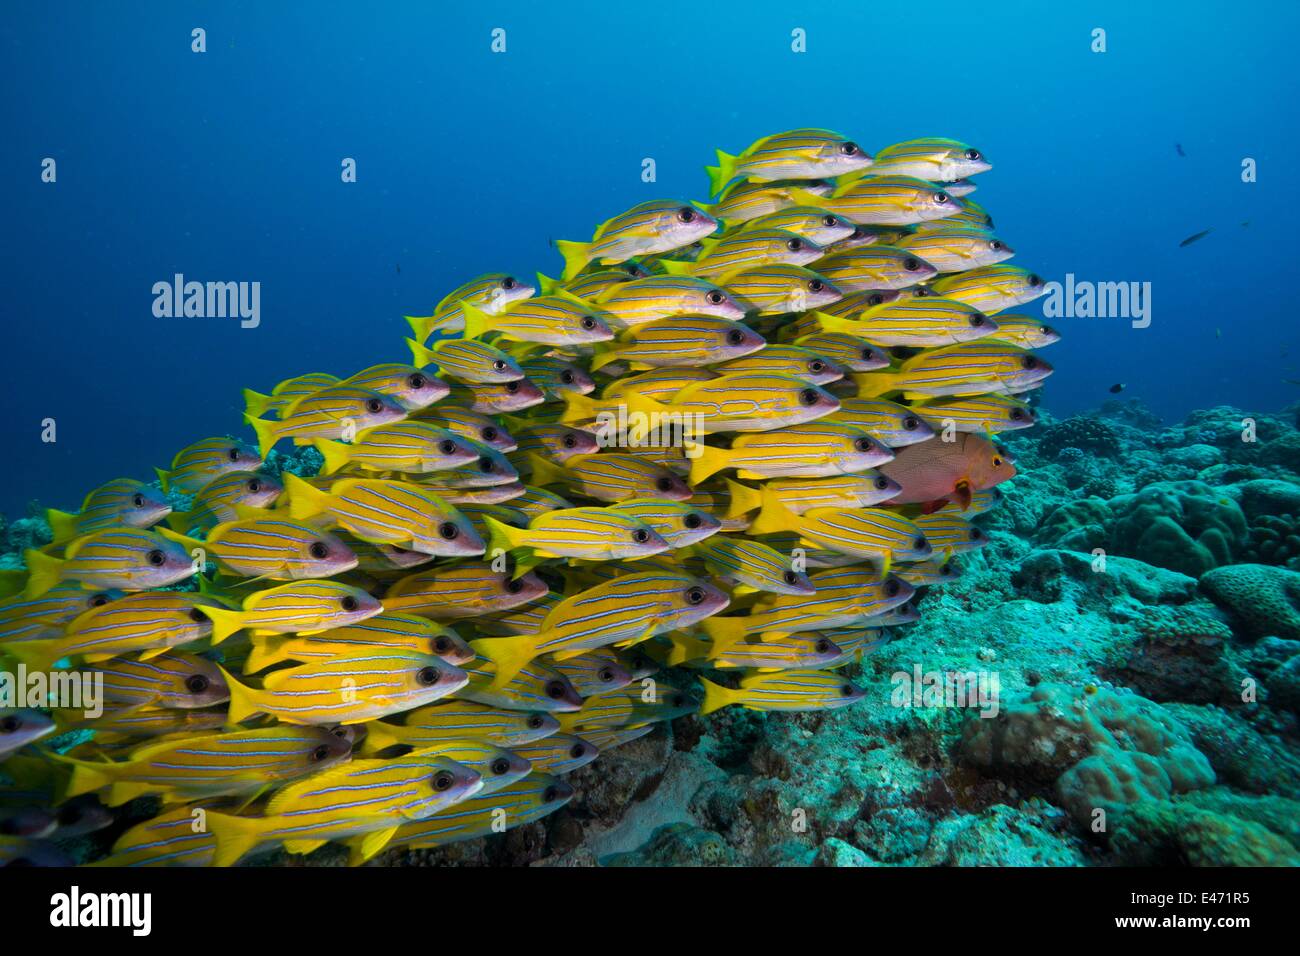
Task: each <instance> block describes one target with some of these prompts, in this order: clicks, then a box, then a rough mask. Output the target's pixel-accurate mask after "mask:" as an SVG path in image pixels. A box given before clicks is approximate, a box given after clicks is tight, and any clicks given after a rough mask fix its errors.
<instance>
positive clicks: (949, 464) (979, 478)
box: [878, 432, 1016, 514]
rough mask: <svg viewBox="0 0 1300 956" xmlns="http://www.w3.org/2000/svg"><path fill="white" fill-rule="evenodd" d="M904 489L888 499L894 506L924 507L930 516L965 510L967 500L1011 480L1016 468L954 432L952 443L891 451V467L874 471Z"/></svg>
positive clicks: (976, 438) (978, 439)
mask: <svg viewBox="0 0 1300 956" xmlns="http://www.w3.org/2000/svg"><path fill="white" fill-rule="evenodd" d="M878 470H879V471H880V473H881V474H883V475H886V476H888V477H890V478H892V479H894V481H896V482H898V483H899V484H900V485H902V486H903V490H902V491H900V492H899V493H898V494H897V495H895V496H894V497H892V498H890V499H889V503H890V504H891V505H893V504H918V503H919V504H924V505H925V509H924V510H925V512H926V514H929V513H931V512H933V511H936V510H938V509H939V508H942V507H943V506H944V505H945V504H947V503H948V502H949V501H955V502H957V503H958V504H959V505H961V507H962V509H963V510H965V509H966V508H969V507H970V502H971V495H973V494H974V493H975V492H977V491H982V490H983V489H985V488H992V487H993V486H994V485H997V484H1001V483H1002V482H1004V481H1006V480H1007V479H1009V478H1014V477H1015V474H1016V466H1015V465H1013V464H1012V463H1011V460H1010V459H1009V458H1008V457H1007V455H1006V453H1005V452H1004V451H1002V449H1001V448H999V447H998V446H997V445H995V444H993V442H991V441H989V440H988V439H987V438H984V437H983V436H981V435H975V434H972V433H969V432H959V433H958V434H957V436H956V437H955V438H954V439H953V440H952V441H944V440H943V438H942V437H936V438H931V439H930V440H929V441H923V442H919V443H918V444H915V445H905V446H904V447H902V448H898V449H896V450H895V456H894V460H893V461H888V462H885V463H884V464H883V465H880V466H878Z"/></svg>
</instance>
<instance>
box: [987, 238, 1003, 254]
mask: <svg viewBox="0 0 1300 956" xmlns="http://www.w3.org/2000/svg"><path fill="white" fill-rule="evenodd" d="M989 248H990V249H992V250H993V251H994V252H996V251H997V250H999V249H1001V248H1002V240H1001V239H990V240H989Z"/></svg>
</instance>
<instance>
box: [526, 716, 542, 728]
mask: <svg viewBox="0 0 1300 956" xmlns="http://www.w3.org/2000/svg"><path fill="white" fill-rule="evenodd" d="M543 722H544V721H543V720H542V715H541V714H529V715H528V719H527V720H526V721H524V725H525V726H526V727H527V728H528V729H529V730H541V729H542V724H543Z"/></svg>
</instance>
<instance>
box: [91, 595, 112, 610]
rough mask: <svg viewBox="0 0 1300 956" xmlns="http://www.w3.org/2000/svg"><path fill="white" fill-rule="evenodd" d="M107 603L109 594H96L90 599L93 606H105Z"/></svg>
mask: <svg viewBox="0 0 1300 956" xmlns="http://www.w3.org/2000/svg"><path fill="white" fill-rule="evenodd" d="M107 603H108V596H107V595H104V594H96V595H95V596H94V597H93V598H91V599H90V606H91V607H103V606H104V605H105V604H107Z"/></svg>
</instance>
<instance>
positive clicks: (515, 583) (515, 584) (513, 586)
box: [504, 578, 524, 594]
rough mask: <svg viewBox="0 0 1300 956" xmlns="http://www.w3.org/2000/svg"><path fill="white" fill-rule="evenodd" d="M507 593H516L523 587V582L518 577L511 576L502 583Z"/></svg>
mask: <svg viewBox="0 0 1300 956" xmlns="http://www.w3.org/2000/svg"><path fill="white" fill-rule="evenodd" d="M504 587H505V590H506V593H507V594H518V593H519V592H520V591H522V590H523V589H524V582H523V581H521V580H519V579H518V578H511V579H510V580H509V581H507V582H506V583H505V585H504Z"/></svg>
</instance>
